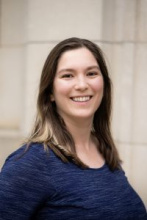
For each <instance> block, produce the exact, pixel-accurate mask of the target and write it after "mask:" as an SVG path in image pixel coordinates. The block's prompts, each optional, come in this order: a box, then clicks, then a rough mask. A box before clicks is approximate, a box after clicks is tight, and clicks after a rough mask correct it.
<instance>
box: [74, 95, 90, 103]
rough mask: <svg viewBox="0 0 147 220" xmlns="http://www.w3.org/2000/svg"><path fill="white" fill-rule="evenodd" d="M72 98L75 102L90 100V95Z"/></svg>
mask: <svg viewBox="0 0 147 220" xmlns="http://www.w3.org/2000/svg"><path fill="white" fill-rule="evenodd" d="M72 100H73V101H75V102H86V101H88V100H90V96H83V97H75V98H72Z"/></svg>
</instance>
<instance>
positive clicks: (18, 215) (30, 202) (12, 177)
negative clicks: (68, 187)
mask: <svg viewBox="0 0 147 220" xmlns="http://www.w3.org/2000/svg"><path fill="white" fill-rule="evenodd" d="M23 149H24V147H23V148H20V149H19V150H17V151H16V152H14V153H13V154H11V155H10V156H9V157H8V159H7V160H6V162H5V164H4V166H3V168H2V171H1V174H0V219H3V220H10V219H11V220H12V219H13V220H20V219H21V220H28V219H33V216H34V215H35V213H36V212H37V209H39V206H41V205H42V203H43V202H44V201H45V198H46V196H50V195H49V194H51V193H52V189H51V187H50V189H48V187H49V183H47V181H46V179H47V178H46V173H47V171H46V165H45V160H44V158H43V156H42V155H41V153H40V149H37V148H35V149H33V148H31V149H30V150H28V152H27V153H25V154H24V155H22V156H21V157H20V158H18V156H20V155H21V154H22V152H23ZM42 151H43V150H42ZM47 193H48V195H46V194H47Z"/></svg>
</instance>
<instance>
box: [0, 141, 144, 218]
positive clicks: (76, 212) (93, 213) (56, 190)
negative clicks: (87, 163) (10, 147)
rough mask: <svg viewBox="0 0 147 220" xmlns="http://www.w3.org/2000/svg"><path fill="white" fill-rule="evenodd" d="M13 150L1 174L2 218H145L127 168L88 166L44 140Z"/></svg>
mask: <svg viewBox="0 0 147 220" xmlns="http://www.w3.org/2000/svg"><path fill="white" fill-rule="evenodd" d="M24 149H25V146H23V147H21V148H20V149H18V150H17V151H15V152H14V153H12V154H11V155H10V156H9V157H8V158H7V160H6V162H5V164H4V166H3V168H2V171H1V174H0V220H29V219H36V220H145V219H147V213H146V210H145V207H144V205H143V203H142V201H141V199H140V198H139V196H138V195H137V193H136V192H135V191H134V190H133V188H132V187H131V186H130V184H129V183H128V180H127V178H126V177H125V174H124V172H123V171H122V170H115V171H113V172H112V171H110V169H109V167H108V166H107V164H105V165H103V166H102V167H101V168H98V169H92V168H87V169H82V168H80V167H78V166H77V165H76V164H74V163H72V162H71V163H70V162H69V163H64V162H63V161H62V160H61V159H60V158H58V157H57V156H56V155H55V154H54V153H53V151H52V150H50V151H49V154H47V153H46V152H45V151H44V149H43V146H42V145H41V144H33V145H32V146H30V148H29V150H28V151H27V153H25V154H24V155H23V156H21V157H19V156H20V155H22V153H23V151H24Z"/></svg>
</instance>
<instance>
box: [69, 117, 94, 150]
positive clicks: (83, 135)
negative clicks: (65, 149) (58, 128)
mask: <svg viewBox="0 0 147 220" xmlns="http://www.w3.org/2000/svg"><path fill="white" fill-rule="evenodd" d="M65 124H66V127H67V129H68V130H69V132H70V133H71V135H72V137H73V139H74V142H75V147H76V148H78V149H79V148H81V150H89V148H90V145H91V142H92V137H91V129H92V120H83V121H82V120H81V121H79V120H66V121H65Z"/></svg>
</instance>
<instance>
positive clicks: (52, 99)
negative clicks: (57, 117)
mask: <svg viewBox="0 0 147 220" xmlns="http://www.w3.org/2000/svg"><path fill="white" fill-rule="evenodd" d="M50 100H51V102H54V101H55V99H54V95H53V94H51V95H50Z"/></svg>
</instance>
